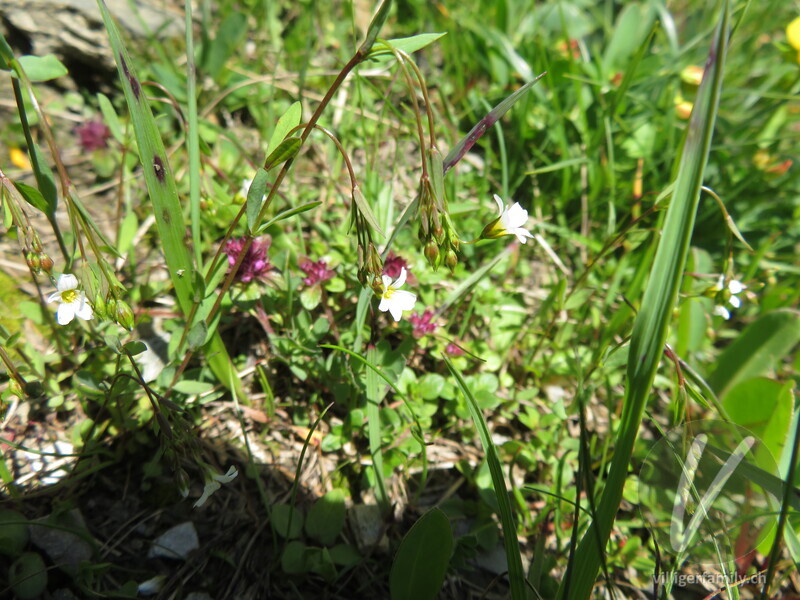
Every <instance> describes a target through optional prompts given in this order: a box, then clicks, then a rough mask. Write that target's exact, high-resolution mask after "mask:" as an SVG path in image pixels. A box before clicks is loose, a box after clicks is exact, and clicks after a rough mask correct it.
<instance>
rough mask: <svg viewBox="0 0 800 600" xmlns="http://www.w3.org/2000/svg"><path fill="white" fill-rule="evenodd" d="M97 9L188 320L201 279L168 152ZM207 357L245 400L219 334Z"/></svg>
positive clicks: (107, 19) (109, 23) (106, 18)
mask: <svg viewBox="0 0 800 600" xmlns="http://www.w3.org/2000/svg"><path fill="white" fill-rule="evenodd" d="M97 5H98V7H99V8H100V13H101V15H102V17H103V22H104V23H105V26H106V30H107V31H108V37H109V41H110V43H111V48H112V50H113V51H114V58H115V59H116V62H117V70H118V72H119V76H120V80H121V81H122V89H123V91H124V93H125V100H126V102H127V105H128V110H129V111H130V115H131V120H132V122H133V131H134V134H135V136H136V143H137V144H138V147H139V160H140V161H141V163H142V171H143V173H144V179H145V183H146V184H147V191H148V194H149V196H150V201H151V202H152V203H153V213H154V215H155V218H156V228H157V230H158V238H159V241H160V242H161V249H162V251H163V254H164V258H165V259H166V262H167V269H168V270H169V276H170V279H171V281H172V285H173V287H174V288H175V294H176V295H177V297H178V305H179V306H180V308H181V311H182V312H183V313H184V314H185V315H189V314H191V311H192V305H193V303H194V297H195V290H194V285H193V282H194V281H196V280H197V281H202V277H195V267H194V263H193V262H192V257H191V255H190V254H189V249H188V248H187V247H186V243H185V242H184V235H185V232H186V227H185V223H184V219H183V212H182V210H181V203H180V200H179V198H178V189H177V186H176V185H175V177H174V176H173V174H172V169H171V168H170V166H169V161H168V160H167V152H166V149H165V148H164V142H163V141H162V139H161V135H160V134H159V131H158V127H157V126H156V121H155V118H154V117H153V112H152V111H151V110H150V106H149V104H148V103H147V98H146V97H145V94H144V90H143V89H142V85H141V82H140V81H139V78H138V76H137V75H136V69H135V68H134V66H133V62H132V61H131V57H130V55H129V54H128V51H127V49H126V48H125V46H124V44H123V43H122V37H121V36H120V33H119V29H117V25H116V23H114V20H113V19H112V17H111V14H110V13H109V11H108V7H107V6H106V4H105V2H104V1H103V0H97ZM198 169H199V167H198ZM196 292H197V294H198V295H202V293H203V292H204V290H196ZM206 356H207V359H208V363H209V366H210V367H211V370H212V371H213V372H214V374H215V375H216V376H217V378H218V379H219V380H220V382H221V383H223V384H224V385H226V386H227V385H229V384H230V382H233V385H234V386H235V387H236V392H237V395H238V396H239V397H240V398H242V399H243V400H244V399H245V398H246V394H245V393H244V390H243V388H242V387H241V381H240V380H239V377H238V376H237V374H236V371H235V369H234V367H233V364H232V363H231V360H230V357H229V356H228V353H227V351H226V349H225V345H224V344H223V342H222V339H221V338H220V337H219V333H217V332H215V333H214V335H213V336H212V337H211V339H210V341H209V342H208V346H207V348H206Z"/></svg>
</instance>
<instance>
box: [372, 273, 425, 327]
mask: <svg viewBox="0 0 800 600" xmlns="http://www.w3.org/2000/svg"><path fill="white" fill-rule="evenodd" d="M407 275H408V271H406V268H405V267H403V268H402V269H400V277H398V278H397V281H395V282H394V283H392V278H391V277H389V276H388V275H383V276H382V277H381V279H382V280H383V292H382V293H381V303H380V304H379V305H378V310H380V311H381V312H386V311H387V310H388V311H389V314H390V315H392V318H393V319H394V320H395V321H399V320H400V318H401V317H402V316H403V311H407V310H413V308H414V304H416V302H417V295H416V294H412V293H411V292H407V291H405V290H400V289H398V288H400V287H402V286H403V284H404V283H405V282H406V276H407Z"/></svg>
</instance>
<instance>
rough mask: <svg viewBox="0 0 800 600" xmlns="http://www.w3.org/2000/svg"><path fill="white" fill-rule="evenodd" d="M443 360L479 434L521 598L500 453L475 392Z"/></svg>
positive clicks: (518, 599) (521, 577) (515, 594)
mask: <svg viewBox="0 0 800 600" xmlns="http://www.w3.org/2000/svg"><path fill="white" fill-rule="evenodd" d="M444 362H445V364H446V365H447V368H448V369H449V370H450V373H451V375H453V377H455V379H456V382H457V383H458V387H459V389H460V390H461V393H462V394H463V395H464V398H465V399H466V401H467V406H468V407H469V412H470V415H471V416H472V420H473V421H474V422H475V428H476V429H477V430H478V436H479V437H480V438H481V444H482V445H483V451H484V452H486V462H487V463H488V465H489V472H490V473H491V475H492V487H494V493H495V496H496V497H497V506H498V509H499V512H500V523H501V525H502V527H503V545H504V546H505V550H506V560H507V561H508V579H509V582H510V583H511V598H512V599H513V600H524V599H525V598H527V597H528V589H527V586H526V584H525V572H524V571H523V570H522V559H521V557H520V552H519V542H518V541H517V525H516V521H515V520H514V513H513V512H512V510H511V500H510V499H509V497H508V490H507V489H506V480H505V478H504V477H503V468H502V467H501V466H500V457H499V456H498V454H497V447H496V446H495V445H494V442H493V441H492V435H491V433H490V432H489V427H488V426H487V425H486V421H485V420H484V418H483V413H482V412H481V409H480V407H479V406H478V402H477V400H475V396H473V394H472V391H471V390H470V389H469V387H468V386H467V383H466V382H465V381H464V378H463V377H462V376H461V373H459V372H458V369H456V368H455V367H454V366H453V363H451V362H450V361H449V360H448V358H447V357H446V356H444Z"/></svg>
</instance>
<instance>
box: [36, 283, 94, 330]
mask: <svg viewBox="0 0 800 600" xmlns="http://www.w3.org/2000/svg"><path fill="white" fill-rule="evenodd" d="M56 290H57V291H56V292H55V293H54V294H50V296H49V297H48V298H47V301H48V302H58V309H57V310H56V321H58V324H59V325H66V324H67V323H70V322H71V321H72V319H74V318H75V317H78V318H79V319H83V320H84V321H88V320H89V319H91V318H92V316H93V314H94V313H93V312H92V307H91V305H90V304H89V302H87V300H86V294H84V293H83V291H82V290H78V278H77V277H75V275H70V274H69V273H64V274H63V275H59V277H58V281H57V282H56Z"/></svg>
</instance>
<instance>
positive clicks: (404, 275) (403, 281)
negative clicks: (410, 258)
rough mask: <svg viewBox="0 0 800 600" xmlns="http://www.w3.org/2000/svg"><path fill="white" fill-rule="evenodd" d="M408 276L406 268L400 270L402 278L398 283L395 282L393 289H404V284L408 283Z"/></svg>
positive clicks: (399, 278)
mask: <svg viewBox="0 0 800 600" xmlns="http://www.w3.org/2000/svg"><path fill="white" fill-rule="evenodd" d="M407 275H408V271H406V268H405V267H402V268H401V269H400V277H398V278H397V281H395V282H394V285H393V286H392V287H394V288H399V287H403V284H404V283H405V282H406V276H407Z"/></svg>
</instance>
